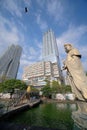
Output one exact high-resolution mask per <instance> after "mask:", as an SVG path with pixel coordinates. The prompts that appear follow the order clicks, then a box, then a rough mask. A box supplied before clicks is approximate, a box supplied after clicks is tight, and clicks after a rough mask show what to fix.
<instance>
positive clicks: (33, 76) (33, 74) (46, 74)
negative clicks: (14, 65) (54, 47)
mask: <svg viewBox="0 0 87 130" xmlns="http://www.w3.org/2000/svg"><path fill="white" fill-rule="evenodd" d="M58 77H59V74H58V69H57V64H56V63H52V62H50V61H41V62H36V63H34V64H32V65H29V66H26V67H25V68H24V73H23V76H22V79H23V80H24V81H25V82H27V83H28V84H30V85H33V86H43V85H45V84H46V82H45V81H44V80H45V79H46V78H47V79H48V80H50V81H52V80H53V79H56V80H57V79H58Z"/></svg>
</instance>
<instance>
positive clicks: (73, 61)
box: [65, 48, 87, 100]
mask: <svg viewBox="0 0 87 130" xmlns="http://www.w3.org/2000/svg"><path fill="white" fill-rule="evenodd" d="M80 59H81V54H80V53H79V51H78V50H77V49H75V48H72V49H71V50H70V51H69V52H68V54H67V58H66V60H65V65H66V67H67V70H68V74H69V80H70V83H71V87H72V91H73V93H74V94H75V95H76V97H77V98H78V99H79V100H85V99H86V100H87V77H86V74H85V72H84V70H83V67H82V64H81V61H80Z"/></svg>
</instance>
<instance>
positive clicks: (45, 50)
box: [42, 30, 62, 82]
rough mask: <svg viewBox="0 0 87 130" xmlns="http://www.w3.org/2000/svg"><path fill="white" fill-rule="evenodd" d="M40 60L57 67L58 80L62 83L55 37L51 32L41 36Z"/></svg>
mask: <svg viewBox="0 0 87 130" xmlns="http://www.w3.org/2000/svg"><path fill="white" fill-rule="evenodd" d="M42 60H43V61H51V62H52V63H55V64H56V65H57V69H58V75H59V76H58V77H57V78H58V79H59V80H60V82H61V81H62V72H61V66H60V60H59V52H58V47H57V42H56V38H55V35H54V33H53V31H52V30H49V31H47V32H46V33H45V34H44V36H43V47H42Z"/></svg>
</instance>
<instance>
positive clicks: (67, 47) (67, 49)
mask: <svg viewBox="0 0 87 130" xmlns="http://www.w3.org/2000/svg"><path fill="white" fill-rule="evenodd" d="M64 48H65V52H66V53H68V52H69V51H70V50H71V49H72V45H71V44H69V43H67V44H64Z"/></svg>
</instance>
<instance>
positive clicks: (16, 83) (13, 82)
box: [0, 79, 27, 92]
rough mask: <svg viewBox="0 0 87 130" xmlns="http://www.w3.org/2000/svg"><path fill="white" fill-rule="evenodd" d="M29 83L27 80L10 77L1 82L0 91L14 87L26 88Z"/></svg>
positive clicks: (7, 90)
mask: <svg viewBox="0 0 87 130" xmlns="http://www.w3.org/2000/svg"><path fill="white" fill-rule="evenodd" d="M26 87H27V85H26V83H25V82H23V81H22V80H19V79H9V80H5V81H4V82H2V83H0V92H4V91H6V92H9V91H10V90H12V89H20V90H23V89H26Z"/></svg>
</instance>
